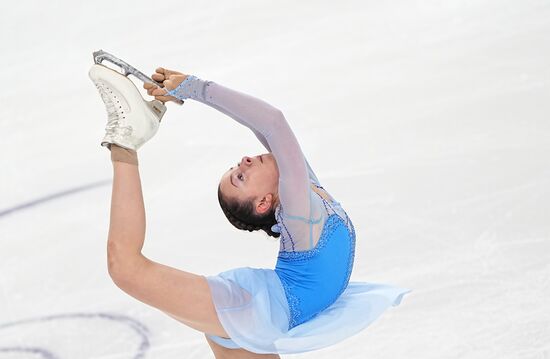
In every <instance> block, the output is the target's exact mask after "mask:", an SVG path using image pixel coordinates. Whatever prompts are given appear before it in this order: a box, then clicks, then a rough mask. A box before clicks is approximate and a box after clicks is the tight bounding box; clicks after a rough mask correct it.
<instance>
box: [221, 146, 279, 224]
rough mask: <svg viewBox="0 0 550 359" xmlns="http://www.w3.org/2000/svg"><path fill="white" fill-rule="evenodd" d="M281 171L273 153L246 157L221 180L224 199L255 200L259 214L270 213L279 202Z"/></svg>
mask: <svg viewBox="0 0 550 359" xmlns="http://www.w3.org/2000/svg"><path fill="white" fill-rule="evenodd" d="M278 186H279V169H278V168H277V162H276V161H275V158H274V157H273V155H272V154H271V153H264V154H261V155H258V156H255V157H248V156H244V157H243V158H242V159H241V160H240V161H239V162H238V163H237V164H235V166H233V167H231V168H229V170H228V171H227V172H225V173H224V174H223V176H222V178H221V180H220V190H221V192H222V193H223V195H224V197H226V198H227V197H229V198H235V199H237V200H238V201H245V200H247V199H249V198H251V197H252V198H253V203H254V207H255V208H256V211H257V212H258V213H259V214H262V213H265V212H266V211H269V209H270V208H271V207H272V206H276V204H277V201H278V199H277V198H278Z"/></svg>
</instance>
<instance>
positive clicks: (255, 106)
mask: <svg viewBox="0 0 550 359" xmlns="http://www.w3.org/2000/svg"><path fill="white" fill-rule="evenodd" d="M168 94H169V95H171V96H174V97H177V98H178V99H180V100H185V99H189V98H190V99H193V100H196V101H199V102H201V103H204V104H206V105H208V106H210V107H212V108H215V109H217V110H218V111H220V112H222V113H224V114H226V115H227V116H229V117H231V118H233V119H234V120H235V121H237V122H239V123H240V124H242V125H244V126H246V127H248V128H249V129H250V130H252V132H253V133H254V134H255V135H256V137H257V138H258V140H260V142H261V143H262V144H263V145H264V146H265V148H266V149H267V150H268V151H269V152H271V153H272V154H273V156H274V157H275V160H276V161H277V167H278V170H279V200H280V206H279V207H278V208H277V211H276V218H277V222H278V225H276V226H274V227H275V229H276V230H277V231H279V232H281V250H284V251H300V250H308V249H311V248H313V247H314V246H315V244H316V243H317V241H318V239H319V235H320V231H321V226H322V224H323V219H326V217H327V216H326V212H325V211H324V205H323V202H322V201H320V200H319V198H318V196H317V195H316V194H314V193H313V191H312V189H311V182H313V183H314V184H317V185H320V184H319V180H318V179H317V176H316V175H315V173H314V172H313V170H312V168H311V166H310V165H309V163H308V161H307V160H306V159H305V157H304V154H303V153H302V150H301V148H300V144H299V143H298V140H297V139H296V136H295V135H294V133H293V131H292V129H291V128H290V126H289V124H288V122H287V121H286V119H285V117H284V115H283V113H282V112H281V111H280V110H279V109H277V108H275V107H273V106H272V105H270V104H268V103H267V102H265V101H263V100H261V99H259V98H256V97H253V96H250V95H247V94H245V93H242V92H239V91H236V90H232V89H230V88H227V87H225V86H222V85H220V84H218V83H215V82H213V81H204V80H201V79H199V78H198V77H196V76H193V75H189V76H187V78H186V79H185V80H184V81H183V82H182V83H181V84H180V85H179V86H178V87H177V88H175V89H174V90H172V91H170V92H169V93H168Z"/></svg>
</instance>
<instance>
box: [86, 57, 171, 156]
mask: <svg viewBox="0 0 550 359" xmlns="http://www.w3.org/2000/svg"><path fill="white" fill-rule="evenodd" d="M88 74H89V76H90V78H91V79H92V81H93V82H94V84H95V85H96V87H97V89H98V91H99V94H100V95H101V99H102V100H103V102H104V103H105V107H106V109H107V114H108V119H107V126H106V127H105V137H104V138H103V140H102V141H101V146H105V147H109V148H110V146H111V144H112V143H114V144H117V145H119V146H121V147H125V148H128V149H131V150H134V151H137V150H138V149H139V148H140V147H141V146H142V145H143V144H144V143H145V142H147V141H148V140H149V139H150V138H151V137H153V136H154V135H155V133H156V132H157V131H158V128H159V125H160V121H161V119H162V116H163V115H164V113H165V112H166V106H165V105H164V104H163V103H162V102H160V101H158V100H152V101H145V100H144V99H143V97H142V96H141V94H140V92H139V90H138V89H137V87H136V86H135V85H134V83H133V82H132V81H131V80H130V79H128V78H127V77H126V76H124V75H122V74H121V73H119V72H117V71H115V70H112V69H110V68H108V67H106V66H103V65H97V64H96V65H92V67H91V69H90V71H89V73H88Z"/></svg>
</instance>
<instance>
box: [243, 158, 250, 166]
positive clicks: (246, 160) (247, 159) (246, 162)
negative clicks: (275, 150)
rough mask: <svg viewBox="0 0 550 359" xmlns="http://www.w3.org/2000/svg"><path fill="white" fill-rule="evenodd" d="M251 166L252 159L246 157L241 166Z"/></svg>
mask: <svg viewBox="0 0 550 359" xmlns="http://www.w3.org/2000/svg"><path fill="white" fill-rule="evenodd" d="M251 164H252V158H250V157H248V156H244V157H243V159H242V160H241V166H243V165H247V166H250V165H251Z"/></svg>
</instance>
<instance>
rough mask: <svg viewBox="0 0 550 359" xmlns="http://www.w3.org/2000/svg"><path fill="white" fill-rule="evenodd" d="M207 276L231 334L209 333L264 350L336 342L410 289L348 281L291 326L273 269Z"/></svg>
mask: <svg viewBox="0 0 550 359" xmlns="http://www.w3.org/2000/svg"><path fill="white" fill-rule="evenodd" d="M206 279H207V282H208V285H209V287H210V290H211V293H212V300H213V302H214V306H215V308H216V312H217V314H218V318H219V320H220V322H221V324H222V326H223V328H224V329H225V331H226V332H227V334H228V335H229V336H230V339H227V338H222V337H219V336H214V335H208V337H209V338H210V339H212V340H213V341H214V342H216V343H218V344H219V345H221V346H223V347H226V348H231V349H236V348H243V349H246V350H248V351H251V352H254V353H260V354H270V353H278V354H295V353H302V352H307V351H311V350H316V349H321V348H324V347H327V346H330V345H333V344H336V343H338V342H340V341H342V340H344V339H346V338H348V337H350V336H352V335H354V334H357V333H358V332H360V331H361V330H363V329H364V328H366V327H367V326H368V325H369V324H371V323H372V322H373V321H374V320H376V319H377V318H378V317H379V316H380V315H381V314H382V313H383V312H384V311H385V310H386V309H388V308H389V307H390V306H397V305H398V304H399V303H400V302H401V298H402V297H403V296H404V295H405V294H406V293H409V292H410V290H409V289H404V288H398V287H394V286H391V285H387V284H380V283H367V282H349V283H348V286H347V287H346V289H345V290H344V292H343V293H342V294H341V295H340V296H339V297H338V299H337V300H336V301H335V302H334V303H333V304H332V305H331V306H329V307H328V308H327V309H325V310H323V311H322V312H320V313H319V314H317V315H316V316H315V317H313V318H312V319H310V320H308V321H306V322H304V323H302V324H300V325H298V326H295V327H293V328H292V329H290V330H289V329H288V328H289V321H290V312H289V307H288V303H287V299H286V297H285V292H284V288H283V285H282V283H281V280H280V279H279V276H278V275H277V273H276V272H275V271H274V270H272V269H263V268H262V269H260V268H250V267H243V268H235V269H231V270H228V271H225V272H222V273H220V274H218V275H215V276H207V277H206Z"/></svg>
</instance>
